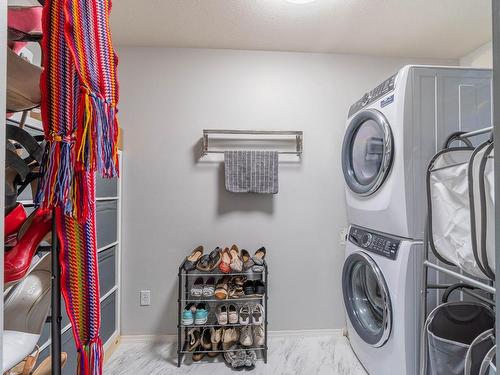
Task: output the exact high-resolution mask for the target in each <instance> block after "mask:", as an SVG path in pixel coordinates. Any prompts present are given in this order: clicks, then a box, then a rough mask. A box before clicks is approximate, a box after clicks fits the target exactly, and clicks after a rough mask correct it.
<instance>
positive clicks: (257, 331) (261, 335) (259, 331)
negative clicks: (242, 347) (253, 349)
mask: <svg viewBox="0 0 500 375" xmlns="http://www.w3.org/2000/svg"><path fill="white" fill-rule="evenodd" d="M265 340H266V335H265V332H264V326H263V325H262V324H259V325H257V326H253V344H254V345H255V346H263V345H264V344H265Z"/></svg>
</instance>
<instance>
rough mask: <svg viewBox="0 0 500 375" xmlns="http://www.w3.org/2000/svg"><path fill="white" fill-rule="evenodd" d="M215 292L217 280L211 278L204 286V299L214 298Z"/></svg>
mask: <svg viewBox="0 0 500 375" xmlns="http://www.w3.org/2000/svg"><path fill="white" fill-rule="evenodd" d="M214 292H215V279H214V278H213V277H209V278H208V279H207V282H206V283H205V285H203V297H212V296H213V295H214Z"/></svg>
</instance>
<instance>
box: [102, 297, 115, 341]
mask: <svg viewBox="0 0 500 375" xmlns="http://www.w3.org/2000/svg"><path fill="white" fill-rule="evenodd" d="M115 331H116V292H114V293H111V295H110V296H109V297H108V298H106V299H105V300H104V301H102V302H101V339H102V342H103V344H104V343H106V341H108V340H109V339H110V337H111V336H113V333H114V332H115Z"/></svg>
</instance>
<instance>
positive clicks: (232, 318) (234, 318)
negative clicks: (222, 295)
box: [227, 305, 238, 324]
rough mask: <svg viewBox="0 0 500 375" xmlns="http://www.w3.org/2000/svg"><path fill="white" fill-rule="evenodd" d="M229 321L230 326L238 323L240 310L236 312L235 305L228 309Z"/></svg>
mask: <svg viewBox="0 0 500 375" xmlns="http://www.w3.org/2000/svg"><path fill="white" fill-rule="evenodd" d="M227 321H228V322H229V324H237V323H238V310H236V306H235V305H229V306H228V308H227Z"/></svg>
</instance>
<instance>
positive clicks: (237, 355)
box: [223, 345, 246, 371]
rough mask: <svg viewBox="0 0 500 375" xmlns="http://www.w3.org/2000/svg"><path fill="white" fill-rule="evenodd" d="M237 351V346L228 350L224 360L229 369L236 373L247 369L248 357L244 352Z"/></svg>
mask: <svg viewBox="0 0 500 375" xmlns="http://www.w3.org/2000/svg"><path fill="white" fill-rule="evenodd" d="M236 349H237V346H236V345H233V346H231V347H229V348H227V349H226V350H227V351H226V352H225V353H224V355H223V358H224V361H225V362H226V364H227V366H228V367H229V368H231V369H232V370H235V371H242V370H244V369H245V360H246V355H245V353H244V351H237V350H236ZM242 353H243V355H242Z"/></svg>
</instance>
